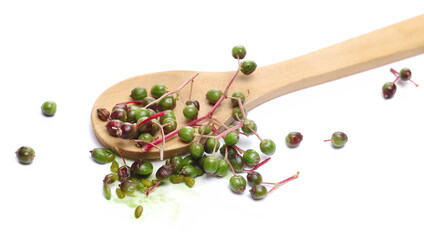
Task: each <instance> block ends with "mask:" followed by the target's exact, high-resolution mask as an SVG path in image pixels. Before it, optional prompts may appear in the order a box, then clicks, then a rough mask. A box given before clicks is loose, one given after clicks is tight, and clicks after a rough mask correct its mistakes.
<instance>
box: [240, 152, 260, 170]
mask: <svg viewBox="0 0 424 240" xmlns="http://www.w3.org/2000/svg"><path fill="white" fill-rule="evenodd" d="M243 159H244V162H245V163H246V165H247V166H249V167H252V166H255V165H256V164H258V163H259V162H260V161H261V157H260V156H259V153H258V152H256V151H255V150H253V149H247V150H246V151H245V152H244V153H243Z"/></svg>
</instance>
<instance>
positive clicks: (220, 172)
mask: <svg viewBox="0 0 424 240" xmlns="http://www.w3.org/2000/svg"><path fill="white" fill-rule="evenodd" d="M229 170H230V165H229V164H228V162H227V160H225V159H221V160H219V165H218V169H217V170H216V172H215V175H216V176H218V177H225V176H226V175H227V173H228V171H229Z"/></svg>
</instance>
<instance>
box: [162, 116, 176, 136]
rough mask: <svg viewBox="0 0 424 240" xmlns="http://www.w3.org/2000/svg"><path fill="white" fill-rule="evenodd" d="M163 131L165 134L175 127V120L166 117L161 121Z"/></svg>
mask: <svg viewBox="0 0 424 240" xmlns="http://www.w3.org/2000/svg"><path fill="white" fill-rule="evenodd" d="M162 124H163V131H164V132H165V133H166V134H167V133H170V132H172V131H174V130H175V129H177V121H176V120H175V119H173V118H166V119H165V120H163V121H162Z"/></svg>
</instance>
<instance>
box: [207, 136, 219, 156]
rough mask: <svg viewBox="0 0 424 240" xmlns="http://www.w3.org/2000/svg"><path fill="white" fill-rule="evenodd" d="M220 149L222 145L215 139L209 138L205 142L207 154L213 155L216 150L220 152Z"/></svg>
mask: <svg viewBox="0 0 424 240" xmlns="http://www.w3.org/2000/svg"><path fill="white" fill-rule="evenodd" d="M219 147H220V143H219V141H218V139H215V138H208V139H207V140H206V142H205V152H206V153H213V152H215V151H216V150H218V149H219Z"/></svg>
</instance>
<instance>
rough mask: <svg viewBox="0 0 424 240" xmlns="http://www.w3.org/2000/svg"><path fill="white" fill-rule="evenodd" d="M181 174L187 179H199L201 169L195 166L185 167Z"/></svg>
mask: <svg viewBox="0 0 424 240" xmlns="http://www.w3.org/2000/svg"><path fill="white" fill-rule="evenodd" d="M180 174H181V175H183V176H186V177H197V176H198V175H199V169H198V168H197V167H195V166H193V165H184V166H183V167H182V168H181V170H180Z"/></svg>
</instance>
